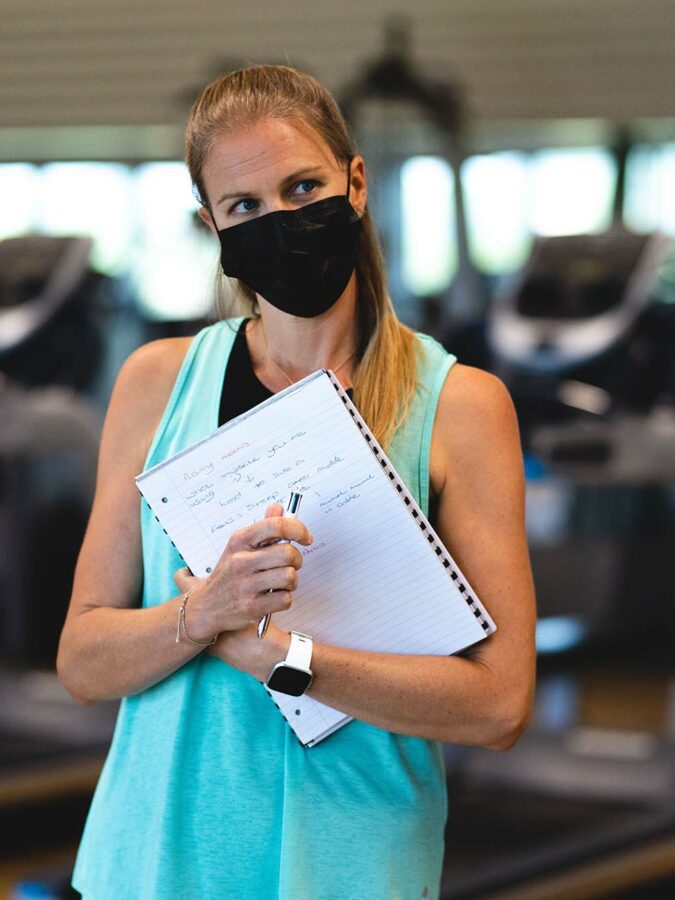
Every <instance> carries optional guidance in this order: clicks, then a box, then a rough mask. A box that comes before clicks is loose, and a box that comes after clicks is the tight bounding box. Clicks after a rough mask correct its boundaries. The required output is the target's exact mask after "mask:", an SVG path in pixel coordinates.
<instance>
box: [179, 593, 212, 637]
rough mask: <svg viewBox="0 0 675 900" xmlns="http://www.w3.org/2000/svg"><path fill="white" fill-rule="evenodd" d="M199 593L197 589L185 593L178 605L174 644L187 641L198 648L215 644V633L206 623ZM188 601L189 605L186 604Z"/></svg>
mask: <svg viewBox="0 0 675 900" xmlns="http://www.w3.org/2000/svg"><path fill="white" fill-rule="evenodd" d="M199 600H200V592H199V590H198V589H197V588H195V589H193V590H189V591H186V592H185V593H184V594H183V595H182V596H181V597H180V598H179V603H178V622H177V628H176V642H177V643H178V642H179V641H181V640H186V641H189V642H191V643H193V644H199V645H200V646H204V647H206V646H210V645H212V644H214V643H215V641H216V638H217V636H218V635H217V632H216V630H215V628H214V627H213V626H212V625H211V624H210V623H209V622H208V621H206V618H207V617H206V616H205V615H204V609H203V606H202V605H201V604H200V602H199ZM188 601H189V603H188Z"/></svg>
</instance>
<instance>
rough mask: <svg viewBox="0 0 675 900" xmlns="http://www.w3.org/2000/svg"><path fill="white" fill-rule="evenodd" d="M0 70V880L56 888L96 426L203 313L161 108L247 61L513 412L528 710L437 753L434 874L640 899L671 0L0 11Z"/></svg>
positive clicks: (659, 809)
mask: <svg viewBox="0 0 675 900" xmlns="http://www.w3.org/2000/svg"><path fill="white" fill-rule="evenodd" d="M0 60H1V61H2V79H1V80H0V577H1V583H2V591H1V592H0V610H1V611H2V627H0V820H1V822H2V825H3V829H2V830H3V834H5V835H6V838H5V839H4V841H3V845H2V848H0V896H7V897H11V898H15V900H16V898H26V897H43V898H57V900H61V898H65V897H70V896H74V894H71V893H70V891H69V888H68V882H69V874H70V869H71V866H72V862H73V858H74V853H75V850H76V847H77V842H78V839H79V835H80V832H81V829H82V825H83V822H84V817H85V815H86V810H87V807H88V803H89V800H90V798H91V794H92V791H93V788H94V785H95V783H96V778H97V775H98V772H99V771H100V767H101V764H102V760H103V757H104V754H105V750H106V747H107V745H108V743H109V740H110V737H111V734H112V728H113V725H114V719H115V711H116V704H114V703H107V704H99V705H96V706H93V707H78V706H77V705H76V704H75V703H74V702H73V701H72V700H71V699H70V698H69V696H68V695H67V694H66V693H65V691H64V690H63V688H61V686H60V685H59V684H58V682H57V680H56V676H55V674H54V660H55V652H56V645H57V641H58V636H59V632H60V628H61V625H62V622H63V618H64V615H65V611H66V608H67V605H68V601H69V597H70V590H71V586H72V575H73V569H74V565H75V561H76V558H77V553H78V551H79V547H80V544H81V541H82V537H83V533H84V528H85V526H86V521H87V517H88V513H89V509H90V505H91V500H92V496H93V489H94V481H95V470H96V459H97V450H98V441H99V436H100V428H101V423H102V420H103V416H104V413H105V409H106V406H107V402H108V399H109V396H110V391H111V388H112V384H113V383H114V379H115V376H116V374H117V371H118V370H119V367H120V366H121V364H122V362H123V361H124V359H125V358H126V357H127V356H128V355H129V353H131V352H132V351H133V350H134V349H135V348H136V347H137V346H139V345H140V344H142V343H145V342H147V341H149V340H152V339H155V338H158V337H163V336H171V335H188V334H193V333H195V332H196V331H197V330H198V329H199V328H201V327H202V326H203V325H204V324H208V322H210V321H213V319H214V315H215V314H214V311H213V296H214V286H215V279H216V273H217V267H216V263H217V250H216V245H215V243H214V241H213V240H212V239H211V238H210V236H209V235H208V233H205V232H204V230H203V229H202V228H201V227H200V225H199V221H198V218H197V216H196V208H197V204H196V201H195V199H194V197H193V195H192V192H191V187H190V183H189V178H188V175H187V172H186V169H185V167H184V165H183V163H182V161H181V160H182V135H183V128H184V123H185V120H186V117H187V113H188V110H189V107H190V104H191V103H192V101H193V100H194V98H195V96H196V94H197V93H198V91H199V90H200V88H201V87H202V86H203V85H204V84H206V83H207V82H208V81H209V80H211V79H212V78H214V77H216V76H217V75H219V74H222V73H225V72H227V71H228V70H230V69H233V68H238V67H239V66H241V65H245V64H248V63H257V62H280V63H290V64H292V65H295V66H297V67H299V68H301V69H305V70H306V71H309V72H311V73H312V74H314V75H316V76H317V77H318V78H319V79H320V80H321V81H323V82H324V83H325V84H326V85H327V86H328V87H329V88H330V89H331V90H332V92H333V93H334V94H335V96H336V97H337V98H338V100H339V101H340V102H341V104H342V107H343V109H344V111H345V114H346V115H347V117H348V120H349V122H350V124H351V125H352V127H353V130H354V132H355V135H356V138H357V143H358V145H359V148H360V150H361V151H362V152H363V153H364V155H365V157H366V161H367V164H368V167H369V179H370V203H371V208H372V210H373V213H374V215H375V220H376V222H377V224H378V227H379V229H380V235H381V238H382V242H383V245H384V247H385V252H386V256H387V261H388V272H389V283H390V289H391V294H392V297H393V300H394V303H395V305H396V308H397V310H398V313H399V315H400V317H401V318H402V319H403V321H405V322H406V323H408V324H410V325H411V326H413V327H415V328H418V329H420V330H423V331H426V332H427V333H430V334H432V335H433V336H434V337H436V338H437V339H438V340H439V341H441V342H442V343H443V344H444V345H445V346H446V347H447V348H448V349H449V350H451V351H452V352H454V353H455V354H456V355H457V356H458V357H459V359H460V360H461V361H462V362H465V363H468V364H472V365H477V366H480V367H482V368H485V369H488V370H490V371H492V372H495V373H496V374H498V375H499V376H500V377H501V378H502V379H503V380H504V381H505V382H506V384H507V385H508V387H509V389H510V390H511V393H512V396H513V398H514V401H515V404H516V409H517V412H518V417H519V421H520V427H521V433H522V441H523V455H524V464H525V468H526V473H527V516H528V519H527V526H528V536H529V541H530V549H531V554H532V564H533V568H534V574H535V580H536V585H537V595H538V610H539V620H538V630H537V646H538V665H539V678H538V689H537V697H536V708H535V714H534V717H533V721H532V725H531V727H530V729H529V731H528V733H527V734H526V735H525V737H523V738H522V740H521V741H520V743H519V744H518V745H517V746H516V747H515V748H514V749H512V750H511V751H509V752H508V753H507V754H494V753H490V752H488V751H482V750H478V749H470V748H461V747H452V746H447V747H446V748H445V756H446V764H447V773H448V793H449V805H450V815H449V820H448V826H447V835H446V837H447V840H446V861H445V869H444V878H443V896H444V897H446V898H464V897H467V898H468V897H487V896H489V897H503V898H505V897H514V898H515V897H522V898H527V897H532V898H553V897H560V898H571V897H575V898H581V897H607V896H609V897H636V898H643V897H661V896H663V897H666V896H667V897H670V896H672V895H673V891H674V890H675V792H674V790H673V788H674V787H675V692H674V690H673V685H674V684H675V681H674V678H673V676H674V671H675V667H674V664H673V650H674V649H675V634H674V631H673V623H674V619H675V616H674V612H673V611H674V609H675V602H674V591H673V587H672V585H673V583H674V581H675V353H674V352H673V351H674V350H675V250H674V245H673V239H674V238H675V5H673V4H672V2H670V0H509V2H506V0H453V2H448V0H446V2H441V0H420V2H418V3H417V4H416V6H415V11H414V14H412V13H410V11H409V5H408V4H403V3H401V2H400V0H399V2H395V0H388V2H385V0H370V2H369V3H368V4H367V5H365V4H362V3H356V2H354V0H343V2H342V3H340V4H338V5H336V4H330V5H329V4H323V3H320V2H316V3H309V2H305V0H296V2H293V3H291V2H289V0H276V2H275V3H270V2H269V0H266V2H263V0H252V2H249V3H247V4H234V3H231V2H224V3H223V2H219V3H216V2H215V0H193V2H192V3H190V4H185V3H179V2H178V0H153V2H148V0H134V2H133V3H132V2H131V0H106V2H103V0H51V2H50V4H49V5H48V7H47V8H46V7H45V5H44V4H42V3H38V2H37V0H3V2H2V21H1V22H0Z"/></svg>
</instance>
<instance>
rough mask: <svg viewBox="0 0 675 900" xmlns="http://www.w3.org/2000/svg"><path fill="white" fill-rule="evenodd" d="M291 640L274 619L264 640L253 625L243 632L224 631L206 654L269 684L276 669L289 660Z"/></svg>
mask: <svg viewBox="0 0 675 900" xmlns="http://www.w3.org/2000/svg"><path fill="white" fill-rule="evenodd" d="M290 641H291V638H290V635H289V634H288V632H286V631H282V629H281V628H278V627H277V626H276V625H275V624H274V620H272V621H270V623H269V626H268V628H267V633H266V634H265V637H264V638H262V640H261V639H260V638H259V637H258V633H257V624H256V623H253V624H251V625H247V626H246V627H245V628H240V629H239V631H223V632H222V633H221V634H220V635H219V636H218V640H217V641H216V643H215V644H213V646H211V647H207V648H206V652H207V653H208V654H209V655H210V656H217V657H218V658H219V659H222V660H223V662H226V663H227V664H228V665H230V666H233V667H234V668H235V669H239V670H240V671H241V672H246V673H247V674H249V675H252V676H253V677H254V678H257V679H258V681H262V682H265V681H267V678H268V676H269V674H270V672H271V671H272V667H273V666H274V665H275V664H276V663H278V662H280V661H281V660H282V659H284V658H285V657H286V651H287V650H288V646H289V644H290Z"/></svg>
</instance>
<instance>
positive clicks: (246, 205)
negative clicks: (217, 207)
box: [228, 197, 258, 214]
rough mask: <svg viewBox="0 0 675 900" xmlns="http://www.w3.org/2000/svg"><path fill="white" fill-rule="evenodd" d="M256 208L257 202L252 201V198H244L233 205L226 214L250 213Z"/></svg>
mask: <svg viewBox="0 0 675 900" xmlns="http://www.w3.org/2000/svg"><path fill="white" fill-rule="evenodd" d="M257 207H258V201H257V200H254V199H253V198H252V197H244V199H243V200H239V201H237V203H235V204H233V205H232V206H231V207H230V209H229V210H228V212H229V213H230V214H236V213H250V212H254V211H255V210H256V209H257Z"/></svg>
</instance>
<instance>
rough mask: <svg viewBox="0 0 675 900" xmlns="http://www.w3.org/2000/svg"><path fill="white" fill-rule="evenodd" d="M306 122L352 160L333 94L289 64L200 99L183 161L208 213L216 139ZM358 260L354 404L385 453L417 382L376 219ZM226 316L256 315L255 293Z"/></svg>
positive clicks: (213, 87)
mask: <svg viewBox="0 0 675 900" xmlns="http://www.w3.org/2000/svg"><path fill="white" fill-rule="evenodd" d="M267 118H277V119H290V120H294V121H297V122H301V123H303V124H304V125H306V126H309V127H310V128H312V129H313V130H314V131H315V132H316V133H317V134H319V135H320V136H321V137H322V138H323V139H324V140H325V142H326V144H327V145H328V147H329V148H330V149H331V151H332V152H333V155H334V156H335V158H336V160H337V161H338V162H339V163H344V164H345V166H346V165H347V162H348V161H349V160H350V159H351V158H352V157H353V156H354V154H355V152H356V151H355V147H354V143H353V141H352V138H351V135H350V133H349V129H348V127H347V124H346V122H345V120H344V118H343V116H342V113H341V112H340V109H339V107H338V105H337V103H336V102H335V100H334V98H333V97H332V96H331V94H330V93H329V92H328V91H327V90H326V89H325V88H324V87H323V86H322V85H321V84H319V82H318V81H316V79H314V78H312V77H311V76H310V75H307V74H305V73H303V72H299V71H298V70H297V69H293V68H291V67H290V66H250V67H247V68H245V69H240V70H238V71H236V72H231V73H229V74H228V75H225V76H223V77H222V78H218V79H216V80H215V81H213V82H211V84H209V85H207V86H206V87H205V88H204V90H203V91H202V93H201V94H200V95H199V97H198V98H197V100H196V101H195V103H194V105H193V107H192V111H191V113H190V117H189V120H188V124H187V130H186V135H185V160H186V163H187V166H188V169H189V170H190V176H191V178H192V183H193V186H194V190H195V193H196V195H197V198H198V199H199V201H200V202H201V203H202V204H203V205H204V206H206V207H207V208H208V205H209V203H208V198H207V196H206V191H205V189H204V181H203V170H204V164H205V162H206V159H207V157H208V155H209V153H210V152H211V149H212V148H213V145H214V143H215V142H216V141H217V140H218V138H219V137H220V136H221V135H223V134H225V133H227V132H228V131H230V130H232V129H234V128H238V127H241V126H245V125H250V124H252V123H253V122H257V121H260V120H261V119H267ZM361 223H362V228H361V234H360V236H359V246H358V253H357V261H356V279H357V289H358V300H357V311H358V312H357V314H358V325H359V346H358V347H357V353H356V359H357V364H356V367H355V369H354V373H353V379H352V380H353V386H354V402H355V403H356V405H357V406H358V408H359V410H360V412H361V415H362V416H363V417H364V419H365V420H366V422H368V425H369V426H370V428H371V430H372V431H373V433H374V434H375V436H376V437H377V439H378V441H379V442H380V443H381V444H382V445H383V446H384V447H387V446H388V445H389V443H390V441H391V439H392V437H393V435H394V432H395V431H396V429H397V428H398V427H399V425H400V424H401V423H402V421H403V420H404V419H405V417H406V416H407V414H408V410H409V408H410V405H411V403H412V400H413V396H414V393H415V387H416V382H417V359H416V350H415V348H416V341H415V339H414V334H413V332H412V331H411V330H410V329H409V328H408V327H406V326H405V325H403V324H402V323H401V322H400V321H399V320H398V318H397V316H396V312H395V310H394V307H393V304H392V302H391V299H390V298H389V295H388V294H387V289H386V279H385V272H384V263H383V259H382V253H381V250H380V245H379V240H378V238H377V234H376V232H375V227H374V225H373V222H372V219H371V217H370V214H369V212H368V210H367V209H366V210H365V212H364V214H363V216H362V219H361ZM217 311H218V314H219V315H220V316H222V317H223V318H227V317H229V316H231V315H234V314H235V313H237V312H244V313H246V314H248V315H258V314H259V313H258V310H257V305H256V302H255V293H254V292H253V291H251V289H250V288H248V287H247V286H246V285H244V284H242V283H241V282H238V283H236V290H235V292H234V294H231V295H230V297H229V298H227V299H225V298H223V297H222V296H221V297H220V298H219V301H218V309H217Z"/></svg>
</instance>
